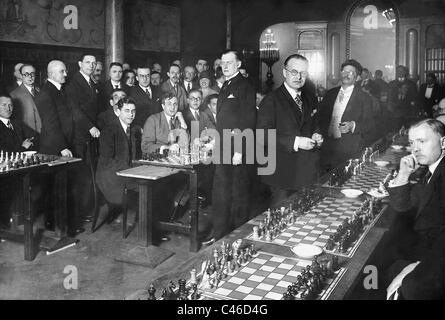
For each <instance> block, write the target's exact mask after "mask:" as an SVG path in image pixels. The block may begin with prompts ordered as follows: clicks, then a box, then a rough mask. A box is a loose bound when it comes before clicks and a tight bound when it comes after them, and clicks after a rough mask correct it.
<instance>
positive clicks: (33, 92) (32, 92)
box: [31, 87, 36, 97]
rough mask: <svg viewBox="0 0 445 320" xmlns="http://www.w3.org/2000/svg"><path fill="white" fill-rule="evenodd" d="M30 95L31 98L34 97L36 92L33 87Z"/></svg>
mask: <svg viewBox="0 0 445 320" xmlns="http://www.w3.org/2000/svg"><path fill="white" fill-rule="evenodd" d="M31 95H32V96H33V97H35V96H36V90H35V89H34V87H31Z"/></svg>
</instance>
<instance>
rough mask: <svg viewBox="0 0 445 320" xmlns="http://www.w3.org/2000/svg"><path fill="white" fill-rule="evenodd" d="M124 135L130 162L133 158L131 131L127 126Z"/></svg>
mask: <svg viewBox="0 0 445 320" xmlns="http://www.w3.org/2000/svg"><path fill="white" fill-rule="evenodd" d="M125 134H126V135H127V139H128V151H129V153H130V161H131V159H132V158H133V151H132V147H133V146H132V144H131V129H130V126H127V129H126V130H125Z"/></svg>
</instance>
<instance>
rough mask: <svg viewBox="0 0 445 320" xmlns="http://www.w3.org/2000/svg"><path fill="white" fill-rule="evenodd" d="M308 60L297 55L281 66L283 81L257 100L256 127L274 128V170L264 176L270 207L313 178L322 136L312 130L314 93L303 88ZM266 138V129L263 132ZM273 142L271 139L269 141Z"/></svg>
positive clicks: (309, 182)
mask: <svg viewBox="0 0 445 320" xmlns="http://www.w3.org/2000/svg"><path fill="white" fill-rule="evenodd" d="M308 68H309V63H308V61H307V59H306V58H305V57H303V56H301V55H299V54H293V55H291V56H289V57H288V58H287V59H286V61H285V63H284V67H283V77H284V83H283V84H282V85H281V86H280V87H279V88H278V89H276V90H275V91H273V92H272V93H270V94H268V95H267V96H266V97H265V98H264V99H263V100H262V102H261V103H260V106H259V111H258V119H257V128H259V129H264V130H269V129H274V130H276V134H277V141H276V154H277V164H276V170H275V172H274V173H273V174H272V175H266V176H263V177H262V178H263V181H264V183H266V184H267V185H269V186H270V187H271V191H272V200H271V207H274V206H279V205H280V203H281V202H282V201H283V200H284V199H286V198H287V197H288V196H289V195H290V194H291V193H292V192H294V191H295V190H298V189H299V188H301V187H304V186H307V185H310V184H312V183H314V182H315V181H316V178H317V172H318V161H319V152H318V149H316V148H315V147H316V146H321V144H322V143H323V137H322V136H321V135H320V134H318V133H314V125H313V118H312V115H313V112H312V111H313V110H314V109H315V108H316V106H317V102H316V98H315V95H314V94H312V93H311V91H310V90H307V89H306V88H305V86H304V85H305V83H306V79H307V76H308ZM265 136H266V137H267V136H268V135H267V132H265ZM270 143H272V142H270Z"/></svg>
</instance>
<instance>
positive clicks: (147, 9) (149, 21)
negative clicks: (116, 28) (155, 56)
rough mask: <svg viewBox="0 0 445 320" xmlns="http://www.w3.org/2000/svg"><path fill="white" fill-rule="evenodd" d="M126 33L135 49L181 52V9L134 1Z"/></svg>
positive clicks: (132, 47) (140, 0)
mask: <svg viewBox="0 0 445 320" xmlns="http://www.w3.org/2000/svg"><path fill="white" fill-rule="evenodd" d="M129 11H130V17H129V19H128V20H127V21H130V23H129V26H128V28H130V29H129V30H128V31H129V32H127V33H126V34H127V35H128V36H129V37H130V41H129V42H130V47H131V49H134V50H147V51H157V52H180V49H181V11H180V9H179V8H177V7H172V6H166V5H160V4H157V3H150V2H146V1H144V0H137V1H134V3H133V5H132V6H131V8H130V10H129Z"/></svg>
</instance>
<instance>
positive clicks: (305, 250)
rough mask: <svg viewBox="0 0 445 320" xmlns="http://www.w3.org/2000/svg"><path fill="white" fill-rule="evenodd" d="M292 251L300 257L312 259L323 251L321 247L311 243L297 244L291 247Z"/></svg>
mask: <svg viewBox="0 0 445 320" xmlns="http://www.w3.org/2000/svg"><path fill="white" fill-rule="evenodd" d="M291 250H292V252H293V253H295V254H296V255H297V256H298V257H300V258H302V259H312V258H314V257H316V256H318V255H320V254H322V253H323V249H322V248H320V247H317V246H314V245H311V244H303V243H301V244H297V245H296V246H295V247H292V249H291Z"/></svg>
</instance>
